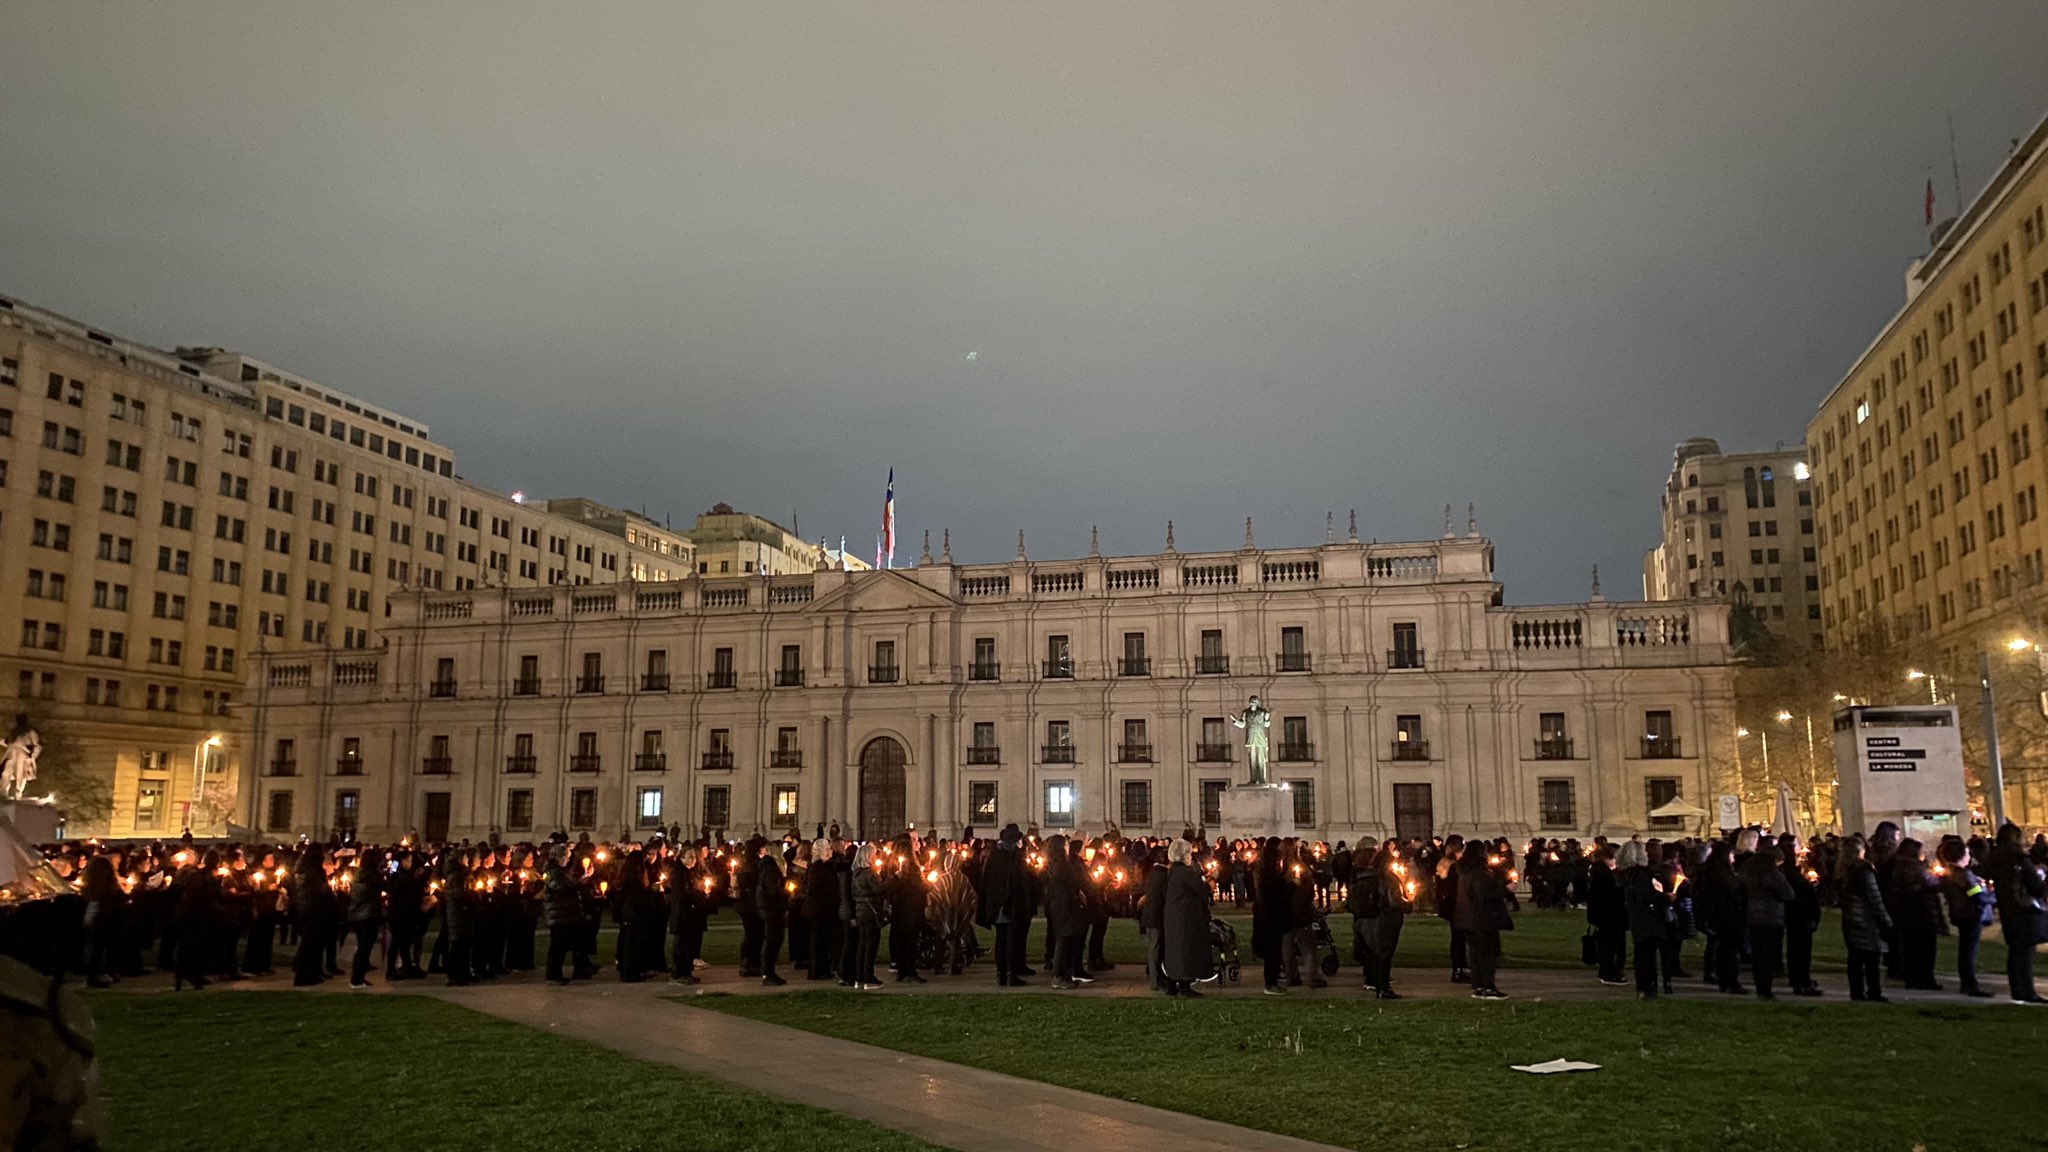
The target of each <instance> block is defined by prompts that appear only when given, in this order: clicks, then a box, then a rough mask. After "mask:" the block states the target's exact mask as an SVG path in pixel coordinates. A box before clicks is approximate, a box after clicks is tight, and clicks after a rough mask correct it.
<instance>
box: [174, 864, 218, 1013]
mask: <svg viewBox="0 0 2048 1152" xmlns="http://www.w3.org/2000/svg"><path fill="white" fill-rule="evenodd" d="M220 859H221V857H220V851H219V849H208V850H207V853H206V856H205V857H204V858H203V859H202V860H201V861H200V862H199V863H198V864H196V865H187V866H186V868H185V886H184V890H183V891H182V892H180V893H179V894H178V905H177V909H176V910H175V911H173V912H172V913H171V924H172V926H173V927H174V928H175V929H176V930H177V933H178V953H177V965H176V966H175V967H174V968H173V970H172V971H173V972H174V973H175V976H174V977H173V981H172V987H173V988H177V989H182V988H184V986H185V985H187V984H190V985H191V986H192V987H193V988H195V989H197V988H204V987H206V983H207V981H206V969H207V966H208V965H209V964H210V963H211V961H212V960H213V951H212V949H213V943H214V936H215V934H216V933H217V932H218V931H219V926H220V921H221V916H222V912H221V896H220V877H219V876H216V875H215V874H214V872H215V870H216V869H218V868H219V867H220Z"/></svg>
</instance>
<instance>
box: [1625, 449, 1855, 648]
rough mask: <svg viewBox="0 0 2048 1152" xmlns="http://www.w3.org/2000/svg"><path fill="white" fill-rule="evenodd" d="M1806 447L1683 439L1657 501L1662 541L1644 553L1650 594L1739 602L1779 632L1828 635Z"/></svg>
mask: <svg viewBox="0 0 2048 1152" xmlns="http://www.w3.org/2000/svg"><path fill="white" fill-rule="evenodd" d="M1810 487H1811V486H1810V485H1809V484H1808V482H1807V466H1806V447H1805V445H1803V444H1802V445H1796V446H1794V447H1792V448H1777V449H1773V450H1771V451H1769V452H1740V453H1723V452H1722V451H1721V446H1720V444H1718V443H1716V442H1715V441H1713V440H1710V439H1708V438H1706V437H1696V438H1694V439H1691V440H1687V441H1685V442H1683V443H1681V444H1680V445H1679V446H1678V447H1677V449H1676V450H1675V451H1673V453H1672V461H1671V475H1670V477H1669V478H1668V479H1667V480H1666V481H1665V483H1664V495H1663V498H1662V500H1661V501H1660V512H1661V514H1662V515H1661V519H1662V528H1663V538H1662V540H1661V541H1660V542H1659V543H1658V545H1657V546H1656V547H1655V548H1652V549H1650V551H1649V554H1648V555H1647V556H1645V557H1644V559H1643V598H1644V599H1646V600H1657V601H1662V600H1692V599H1698V598H1702V597H1704V598H1708V599H1721V598H1724V597H1725V598H1728V599H1730V600H1741V601H1744V602H1747V603H1749V604H1750V605H1752V606H1753V607H1754V608H1755V609H1756V611H1757V614H1758V616H1759V617H1760V618H1761V619H1762V620H1763V622H1764V623H1765V624H1767V625H1768V626H1769V627H1770V628H1771V630H1772V631H1773V632H1775V633H1776V634H1778V635H1779V636H1783V637H1787V638H1806V639H1811V640H1813V641H1815V642H1818V641H1819V640H1820V638H1821V615H1820V577H1819V570H1818V569H1819V565H1818V562H1817V555H1816V545H1815V539H1816V536H1815V532H1814V520H1813V494H1812V492H1811V491H1810Z"/></svg>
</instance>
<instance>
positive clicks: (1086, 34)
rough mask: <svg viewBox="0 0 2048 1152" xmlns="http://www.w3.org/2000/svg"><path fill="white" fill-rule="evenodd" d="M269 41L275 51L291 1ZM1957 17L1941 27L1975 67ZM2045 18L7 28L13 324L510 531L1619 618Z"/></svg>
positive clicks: (1911, 229)
mask: <svg viewBox="0 0 2048 1152" xmlns="http://www.w3.org/2000/svg"><path fill="white" fill-rule="evenodd" d="M287 8H288V9H290V11H283V10H281V9H287ZM1958 15H1961V16H1962V17H1964V19H1960V20H1959V19H1958ZM2044 46H2048V5H2043V4H2041V3H2038V2H2037V0H2034V2H2012V3H1990V2H1985V0H1969V2H1966V3H1962V4H1943V3H1918V4H1907V3H1883V2H1878V0H1853V2H1845V3H1820V2H1813V0H1803V2H1801V3H1798V4H1783V3H1778V2H1771V3H1751V2H1743V3H1733V4H1720V5H1672V4H1644V3H1640V2H1626V3H1612V4H1564V3H1505V2H1503V3H1457V4H1449V3H1415V2H1412V0H1411V2H1409V3H1401V4H1370V3H1342V4H1321V5H1310V4H1303V3H1287V4H1263V3H1262V4H1245V3H1228V4H1193V3H1184V2H1175V3H1171V4H1167V3H1158V4H1138V3H1131V4H1101V3H1094V2H1090V3H1081V4H1073V5H1051V4H1037V3H1034V4H1026V5H1014V6H1000V7H998V6H994V5H984V4H958V3H947V4H924V5H912V4H880V3H856V4H846V5H823V4H806V5H795V4H781V3H741V4H731V3H718V4H679V3H659V4H651V5H647V6H644V7H643V6H626V5H613V4H592V5H576V6H572V5H566V4H564V5H531V4H519V3H502V2H501V3H494V4H490V5H474V4H462V5H455V4H414V3H406V4H389V5H387V4H382V3H366V2H355V3H347V4H322V5H314V4H292V5H276V4H270V3H262V4H255V3H251V4H239V3H211V4H205V5H196V4H142V3H116V4H105V5H76V4H67V3H56V2H49V3H42V2H26V0H25V2H20V3H13V4H9V5H7V6H5V8H4V9H0V108H4V110H5V115H4V117H0V207H4V215H0V292H5V293H7V294H10V295H14V296H18V297H19V298H21V299H24V300H27V301H29V302H31V303H35V304H40V305H42V306H45V307H49V308H52V309H55V310H57V311H60V312H64V313H67V314H69V315H72V316H74V317H76V318H78V319H81V320H85V321H88V322H90V323H93V324H96V325H99V326H102V327H104V328H106V329H108V330H111V331H114V332H116V333H119V334H121V335H124V336H128V337H131V338H135V339H141V340H146V341H149V342H151V343H156V344H160V345H165V346H169V345H176V344H219V345H225V346H228V347H232V348H236V349H239V350H242V351H246V352H249V353H251V354H253V355H255V356H258V357H261V358H263V359H267V360H270V361H272V362H274V363H276V364H278V365H280V366H281V367H284V368H286V369H288V370H292V371H295V372H298V373H300V374H303V375H305V376H307V377H309V378H311V379H313V380H316V381H319V382H322V383H325V384H329V385H332V386H334V387H336V388H338V389H341V390H343V391H347V392H352V393H355V394H357V395H360V396H362V397H364V398H366V399H370V400H373V401H376V402H378V403H381V404H386V405H388V406H390V407H393V408H396V409H397V410H399V411H402V412H406V413H408V414H411V415H414V416H417V417H418V418H420V419H422V420H425V421H427V422H428V423H429V424H431V425H432V426H433V428H434V431H435V433H436V434H437V435H438V436H439V437H440V438H442V439H443V440H445V441H447V442H449V443H450V444H452V446H453V447H454V448H455V449H456V451H457V459H458V465H459V467H460V468H461V470H462V471H463V472H464V473H465V474H466V475H467V476H468V477H469V478H470V479H471V480H474V481H476V482H479V483H482V484H485V485H487V486H491V487H495V488H499V489H503V490H510V489H513V488H523V489H524V490H526V491H527V492H528V493H534V494H548V495H568V494H581V495H588V496H592V497H595V498H597V499H601V500H605V501H608V502H611V503H616V504H620V505H624V506H628V507H635V508H641V507H644V508H645V509H646V510H647V511H648V512H650V513H652V514H654V515H656V516H657V517H659V516H664V515H666V516H669V517H672V518H673V520H674V521H675V522H676V524H677V525H678V526H682V525H686V524H687V523H688V521H689V519H690V518H691V517H692V516H694V515H695V514H696V513H697V512H700V511H702V510H703V509H705V508H708V507H709V506H710V505H711V504H712V503H714V502H716V501H719V500H726V501H730V502H731V503H733V504H734V505H736V506H738V507H741V508H743V509H746V510H749V511H755V512H759V513H762V514H765V515H770V516H774V517H776V518H778V519H782V520H784V521H785V522H786V521H787V519H788V517H789V514H790V511H791V509H792V508H794V509H796V510H797V512H798V514H799V515H800V517H801V527H802V529H803V531H804V533H805V534H806V535H808V536H810V537H811V538H812V539H816V538H818V537H819V536H820V535H824V534H829V535H830V536H831V537H833V538H834V539H835V540H836V538H837V537H838V536H839V535H840V534H842V533H843V534H845V535H846V537H847V538H848V542H849V545H850V546H851V547H852V548H853V549H854V550H855V551H856V553H864V552H866V551H868V550H871V549H872V547H873V539H874V533H875V526H876V523H877V521H878V520H879V517H880V504H881V498H882V487H883V480H884V475H885V472H886V470H887V469H888V467H889V466H890V465H892V464H893V465H894V466H895V467H896V474H897V497H898V510H899V517H900V522H901V524H902V534H901V537H900V542H899V547H898V558H899V560H903V559H908V558H914V557H915V555H916V552H917V543H918V533H919V530H920V529H923V528H930V529H931V530H932V536H933V540H934V544H933V547H934V549H935V550H936V548H937V537H938V530H939V529H940V528H941V527H942V526H950V527H951V528H952V529H953V538H954V545H955V555H956V557H957V558H959V559H961V560H968V561H973V560H1004V559H1007V558H1009V557H1010V556H1011V555H1012V554H1013V551H1014V548H1015V541H1016V533H1017V530H1018V529H1019V528H1023V529H1025V530H1026V532H1027V533H1028V535H1029V542H1030V548H1031V552H1032V554H1033V555H1034V556H1035V557H1039V558H1053V557H1058V556H1069V555H1079V554H1082V553H1085V551H1086V550H1087V547H1088V531H1089V526H1090V525H1091V524H1100V525H1101V529H1102V546H1103V550H1104V551H1105V552H1111V553H1116V552H1150V551H1156V550H1157V549H1158V548H1159V547H1160V546H1161V545H1162V544H1163V542H1164V536H1165V524H1166V521H1167V520H1168V519H1169V518H1171V519H1173V520H1174V521H1175V522H1176V528H1177V535H1178V543H1179V546H1180V547H1181V548H1182V549H1184V550H1194V549H1205V548H1206V549H1216V548H1235V547H1237V546H1238V545H1239V544H1240V543H1241V542H1242V533H1243V523H1244V518H1245V517H1246V516H1247V515H1250V516H1253V517H1255V519H1256V523H1257V532H1258V539H1259V542H1260V543H1261V544H1263V545H1268V546H1284V545H1298V544H1311V543H1315V542H1318V541H1320V540H1321V539H1322V533H1323V516H1324V512H1325V511H1326V510H1334V511H1335V512H1336V515H1337V522H1338V530H1339V531H1340V532H1341V531H1342V529H1343V521H1344V516H1345V512H1346V510H1347V509H1350V508H1353V507H1356V508H1357V509H1358V511H1359V526H1360V532H1361V535H1363V536H1367V537H1375V536H1376V537H1379V538H1381V539H1402V538H1407V539H1414V538H1418V537H1420V538H1428V537H1431V536H1434V535H1436V534H1437V533H1438V532H1439V531H1440V530H1441V517H1442V509H1443V506H1444V505H1445V504H1446V503H1454V504H1455V505H1456V506H1457V509H1458V511H1457V517H1458V523H1459V528H1460V530H1461V531H1462V530H1463V523H1464V515H1465V512H1464V508H1465V504H1466V502H1467V501H1476V502H1477V504H1478V506H1479V522H1480V527H1481V530H1482V531H1484V532H1486V533H1488V534H1489V535H1491V536H1493V537H1494V538H1495V540H1496V541H1497V544H1498V553H1497V560H1498V566H1499V572H1500V575H1501V577H1502V579H1503V580H1504V582H1505V583H1506V585H1507V588H1508V595H1509V598H1510V599H1511V600H1512V601H1515V602H1521V603H1533V602H1543V601H1550V600H1570V599H1579V598H1583V596H1584V595H1585V593H1586V589H1587V569H1588V568H1589V567H1590V566H1591V565H1593V564H1595V563H1598V564H1600V565H1601V566H1602V570H1603V573H1604V574H1605V579H1606V586H1607V590H1608V592H1609V593H1610V594H1613V595H1635V594H1637V593H1638V592H1639V582H1640V570H1641V557H1642V552H1643V550H1644V549H1645V548H1646V547H1648V546H1649V545H1650V544H1651V543H1653V542H1654V538H1655V533H1656V522H1657V521H1656V517H1657V509H1656V500H1657V494H1658V488H1659V485H1660V484H1661V482H1662V480H1663V478H1664V476H1665V473H1666V472H1667V470H1668V468H1669V466H1670V452H1671V448H1672V446H1673V445H1674V444H1675V443H1676V442H1677V441H1679V440H1681V439H1683V438H1685V437H1687V436H1693V435H1710V436H1714V437H1717V438H1718V439H1720V441H1721V443H1722V445H1723V447H1725V448H1728V449H1730V450H1738V449H1753V448H1759V447H1768V446H1769V445H1771V444H1772V443H1773V442H1774V441H1785V442H1788V443H1789V442H1792V441H1796V440H1797V439H1799V437H1800V436H1801V435H1802V434H1803V431H1804V426H1805V421H1806V419H1807V416H1808V414H1809V413H1810V412H1811V411H1812V410H1813V408H1814V406H1815V405H1816V404H1817V403H1818V402H1819V400H1820V399H1821V397H1822V396H1823V395H1824V394H1825V392H1826V391H1827V390H1828V388H1829V387H1831V386H1832V385H1833V384H1834V383H1835V382H1836V381H1837V380H1838V379H1839V378H1840V376H1841V374H1842V372H1843V371H1845V370H1846V369H1847V367H1848V366H1849V364H1850V363H1851V362H1852V361H1853V359H1854V358H1855V356H1856V355H1857V354H1858V353H1859V352H1860V351H1861V350H1862V349H1863V347H1864V346H1865V345H1866V344H1867V343H1868V342H1869V340H1870V339H1871V338H1872V337H1873V336H1874V335H1875V333H1876V331H1877V329H1878V327H1879V326H1880V325H1881V324H1882V323H1883V322H1884V321H1885V320H1886V319H1888V318H1889V317H1890V316H1891V314H1892V313H1893V312H1894V311H1895V310H1896V308H1897V307H1898V305H1899V303H1900V302H1901V299H1902V287H1901V285H1902V275H1903V270H1904V266H1905V264H1906V262H1907V260H1908V259H1910V258H1911V257H1912V256H1914V255H1915V254H1917V253H1918V252H1920V251H1922V250H1923V249H1924V247H1925V230H1924V228H1923V227H1922V221H1921V196H1922V187H1923V184H1924V182H1925V181H1926V180H1927V179H1928V177H1929V176H1930V175H1932V176H1933V177H1934V179H1935V186H1936V189H1937V190H1938V192H1939V194H1940V196H1941V199H1942V201H1943V211H1944V212H1946V211H1947V210H1948V207H1949V201H1950V200H1951V197H1952V193H1951V183H1950V176H1949V151H1948V135H1947V121H1946V115H1947V113H1948V112H1949V111H1950V110H1951V109H1952V110H1953V112H1954V117H1955V131H1956V141H1957V151H1958V152H1959V155H1960V162H1961V169H1962V184H1963V190H1964V196H1965V197H1966V198H1967V197H1968V196H1970V195H1972V194H1974V192H1975V191H1976V189H1977V188H1979V187H1981V186H1982V185H1983V183H1984V182H1985V181H1986V180H1987V179H1989V177H1990V176H1991V174H1992V172H1993V171H1994V169H1995V168H1996V166H1997V165H1998V164H1999V163H2000V162H2001V161H2002V160H2003V158H2004V156H2005V153H2006V150H2007V148H2008V143H2009V141H2010V140H2011V139H2012V138H2013V137H2017V136H2021V135H2024V134H2025V133H2026V132H2027V131H2028V129H2029V128H2030V127H2032V125H2033V124H2034V123H2035V122H2036V121H2037V120H2038V119H2039V118H2040V117H2041V115H2042V114H2043V113H2044V111H2048V70H2044V69H2043V68H2042V66H2041V59H2042V57H2041V50H2042V48H2043V47H2044Z"/></svg>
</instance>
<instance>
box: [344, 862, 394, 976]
mask: <svg viewBox="0 0 2048 1152" xmlns="http://www.w3.org/2000/svg"><path fill="white" fill-rule="evenodd" d="M355 871H356V874H355V878H354V879H353V880H352V881H351V882H350V884H349V889H348V914H347V916H345V917H344V918H343V920H342V923H343V925H344V926H345V931H346V932H347V934H348V935H350V936H353V937H355V941H356V954H355V958H354V959H353V960H351V961H350V962H349V970H348V986H349V987H351V988H368V987H369V986H370V948H371V947H372V946H373V945H375V944H376V943H377V937H378V936H379V935H381V934H382V933H383V930H384V880H385V874H384V853H382V852H379V851H378V850H377V849H375V848H370V849H366V850H364V852H363V854H362V856H361V857H360V858H359V859H358V860H357V862H356V870H355Z"/></svg>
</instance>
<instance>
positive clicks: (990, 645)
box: [967, 636, 1002, 680]
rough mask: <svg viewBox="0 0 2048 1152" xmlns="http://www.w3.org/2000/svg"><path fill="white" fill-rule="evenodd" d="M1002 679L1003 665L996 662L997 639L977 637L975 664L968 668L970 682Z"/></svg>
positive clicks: (975, 641)
mask: <svg viewBox="0 0 2048 1152" xmlns="http://www.w3.org/2000/svg"><path fill="white" fill-rule="evenodd" d="M1001 677H1002V665H1001V663H999V662H998V661H997V660H996V638H995V637H993V636H976V637H975V638H974V663H972V664H970V665H968V666H967V678H968V679H969V680H997V679H1001Z"/></svg>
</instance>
